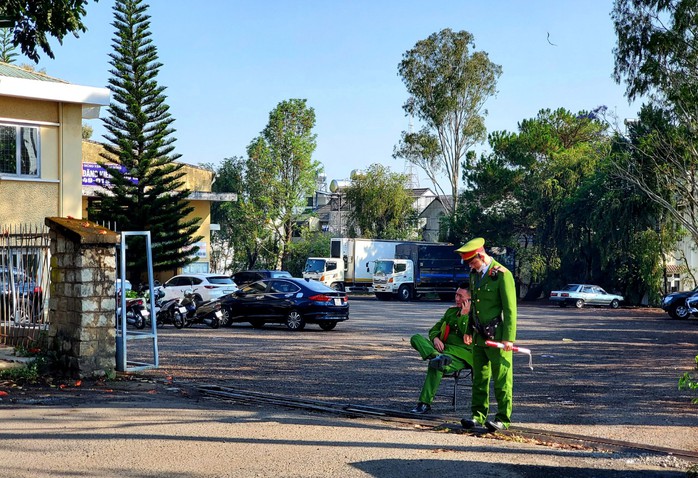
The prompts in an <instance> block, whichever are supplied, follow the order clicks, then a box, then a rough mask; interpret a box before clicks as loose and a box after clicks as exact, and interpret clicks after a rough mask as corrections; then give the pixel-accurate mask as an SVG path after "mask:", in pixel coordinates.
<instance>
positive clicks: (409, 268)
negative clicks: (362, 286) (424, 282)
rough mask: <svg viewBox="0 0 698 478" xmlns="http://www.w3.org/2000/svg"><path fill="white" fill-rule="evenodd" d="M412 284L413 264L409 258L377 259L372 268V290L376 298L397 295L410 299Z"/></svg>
mask: <svg viewBox="0 0 698 478" xmlns="http://www.w3.org/2000/svg"><path fill="white" fill-rule="evenodd" d="M413 286H414V265H413V263H412V261H411V260H409V259H378V260H376V262H375V265H374V268H373V292H374V293H375V294H376V298H377V299H378V300H388V299H390V298H392V297H393V296H397V298H399V299H400V300H410V298H411V297H412V288H413Z"/></svg>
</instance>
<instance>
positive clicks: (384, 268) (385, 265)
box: [373, 261, 393, 275]
mask: <svg viewBox="0 0 698 478" xmlns="http://www.w3.org/2000/svg"><path fill="white" fill-rule="evenodd" d="M373 273H374V274H376V275H380V274H392V273H393V261H376V267H375V269H374V270H373Z"/></svg>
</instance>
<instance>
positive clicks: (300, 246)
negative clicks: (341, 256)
mask: <svg viewBox="0 0 698 478" xmlns="http://www.w3.org/2000/svg"><path fill="white" fill-rule="evenodd" d="M329 256H330V236H329V235H327V234H323V233H321V232H315V231H310V230H308V229H307V228H305V229H303V230H302V231H301V240H300V241H294V242H292V243H291V247H290V248H289V254H288V255H287V256H286V261H285V262H284V265H283V269H284V270H286V271H288V272H290V273H291V275H293V277H303V268H304V267H305V261H306V259H308V257H329Z"/></svg>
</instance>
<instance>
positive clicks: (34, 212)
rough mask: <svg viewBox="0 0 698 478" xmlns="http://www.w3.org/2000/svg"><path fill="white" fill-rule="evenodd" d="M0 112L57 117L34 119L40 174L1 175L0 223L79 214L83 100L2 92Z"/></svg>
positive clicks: (36, 221) (31, 117) (29, 118)
mask: <svg viewBox="0 0 698 478" xmlns="http://www.w3.org/2000/svg"><path fill="white" fill-rule="evenodd" d="M0 118H6V119H7V120H15V121H26V122H27V123H28V124H31V122H42V123H55V125H38V126H39V129H40V148H41V163H40V168H41V169H40V171H41V172H40V176H39V177H38V178H31V177H26V176H23V177H9V176H5V177H3V178H1V179H0V204H2V205H3V207H2V208H0V224H37V225H42V224H44V218H45V217H47V216H73V217H77V218H80V217H82V207H81V206H82V200H81V199H82V190H81V186H80V184H81V180H80V178H81V175H82V165H81V156H82V148H81V145H80V141H81V137H82V106H81V105H77V104H67V103H58V102H51V101H37V100H28V99H22V98H10V97H0ZM8 205H11V206H10V207H8Z"/></svg>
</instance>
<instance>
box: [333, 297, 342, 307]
mask: <svg viewBox="0 0 698 478" xmlns="http://www.w3.org/2000/svg"><path fill="white" fill-rule="evenodd" d="M334 305H342V299H337V298H335V299H334Z"/></svg>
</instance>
